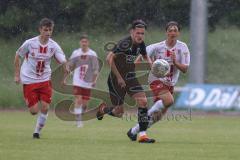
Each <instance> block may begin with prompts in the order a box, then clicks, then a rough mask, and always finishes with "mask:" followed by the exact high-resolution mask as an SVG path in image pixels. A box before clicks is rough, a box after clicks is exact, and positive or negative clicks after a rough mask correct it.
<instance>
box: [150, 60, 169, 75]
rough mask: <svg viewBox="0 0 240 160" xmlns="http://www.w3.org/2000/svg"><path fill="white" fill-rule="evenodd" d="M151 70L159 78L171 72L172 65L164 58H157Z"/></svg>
mask: <svg viewBox="0 0 240 160" xmlns="http://www.w3.org/2000/svg"><path fill="white" fill-rule="evenodd" d="M151 72H152V74H153V75H154V76H156V77H157V78H163V77H165V76H166V75H167V74H168V73H169V72H170V65H169V63H168V62H167V61H166V60H164V59H157V60H155V61H154V62H153V64H152V68H151Z"/></svg>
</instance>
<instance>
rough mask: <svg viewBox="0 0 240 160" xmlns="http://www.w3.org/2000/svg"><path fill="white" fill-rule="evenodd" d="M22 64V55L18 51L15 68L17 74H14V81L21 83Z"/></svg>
mask: <svg viewBox="0 0 240 160" xmlns="http://www.w3.org/2000/svg"><path fill="white" fill-rule="evenodd" d="M20 64H21V59H20V56H19V55H18V54H17V53H16V55H15V59H14V69H15V72H14V73H15V74H14V81H15V82H16V83H17V84H19V83H20V81H21V80H20Z"/></svg>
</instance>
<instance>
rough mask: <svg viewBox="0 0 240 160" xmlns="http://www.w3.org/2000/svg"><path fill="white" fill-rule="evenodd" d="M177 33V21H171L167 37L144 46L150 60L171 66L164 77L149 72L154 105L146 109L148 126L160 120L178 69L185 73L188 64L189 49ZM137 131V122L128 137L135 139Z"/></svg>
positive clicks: (167, 28) (171, 94)
mask: <svg viewBox="0 0 240 160" xmlns="http://www.w3.org/2000/svg"><path fill="white" fill-rule="evenodd" d="M179 34H180V27H179V25H178V23H177V22H175V21H171V22H169V23H168V24H167V25H166V35H167V39H166V40H164V41H162V42H159V43H155V44H152V45H149V46H148V47H147V48H146V49H147V54H148V56H149V57H150V58H151V60H152V62H154V61H155V60H156V59H164V60H166V61H168V63H169V64H170V67H171V68H170V73H169V74H168V75H167V76H166V77H164V78H157V77H155V76H154V75H153V74H152V73H151V72H150V74H149V77H148V81H149V84H150V88H151V90H152V92H153V95H154V105H153V106H152V107H151V109H149V110H148V115H149V116H150V117H151V121H150V123H149V127H150V126H151V125H152V124H153V123H155V122H156V121H158V120H160V119H161V118H162V117H163V115H164V114H165V113H166V112H167V110H168V108H169V107H170V106H171V105H172V104H173V103H174V98H173V90H174V86H175V84H176V83H177V81H178V77H179V74H180V71H181V72H182V73H186V72H187V70H188V67H189V64H190V52H189V49H188V47H187V45H186V44H185V43H184V42H181V41H179V40H177V38H178V36H179ZM138 132H139V126H138V124H137V125H136V126H135V127H133V128H132V129H131V130H130V131H129V132H128V136H129V138H130V139H132V138H131V137H133V139H135V137H136V135H137V133H138Z"/></svg>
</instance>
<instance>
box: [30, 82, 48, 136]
mask: <svg viewBox="0 0 240 160" xmlns="http://www.w3.org/2000/svg"><path fill="white" fill-rule="evenodd" d="M36 92H37V93H38V97H39V100H40V102H41V112H40V113H39V114H38V118H37V122H36V126H35V130H34V133H33V138H39V135H40V132H41V130H42V128H43V127H44V126H45V124H46V120H47V117H48V109H49V104H50V103H51V99H52V87H51V82H50V81H47V82H41V83H39V88H38V89H37V90H36Z"/></svg>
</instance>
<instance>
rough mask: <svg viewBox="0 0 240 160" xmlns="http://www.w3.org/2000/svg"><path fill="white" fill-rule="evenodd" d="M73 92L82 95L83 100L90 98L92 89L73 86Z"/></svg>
mask: <svg viewBox="0 0 240 160" xmlns="http://www.w3.org/2000/svg"><path fill="white" fill-rule="evenodd" d="M73 94H74V95H81V96H82V99H83V100H89V99H90V96H91V89H89V88H83V87H79V86H73Z"/></svg>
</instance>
